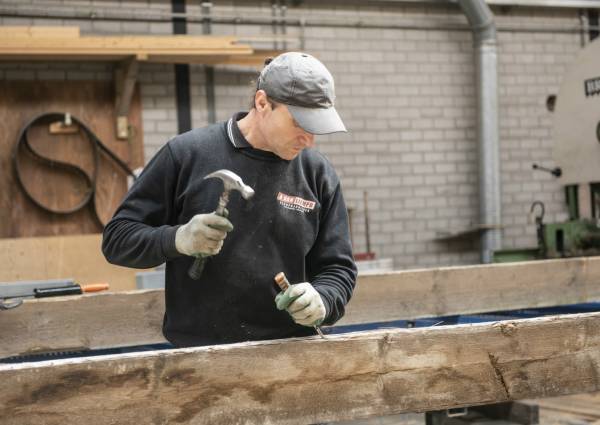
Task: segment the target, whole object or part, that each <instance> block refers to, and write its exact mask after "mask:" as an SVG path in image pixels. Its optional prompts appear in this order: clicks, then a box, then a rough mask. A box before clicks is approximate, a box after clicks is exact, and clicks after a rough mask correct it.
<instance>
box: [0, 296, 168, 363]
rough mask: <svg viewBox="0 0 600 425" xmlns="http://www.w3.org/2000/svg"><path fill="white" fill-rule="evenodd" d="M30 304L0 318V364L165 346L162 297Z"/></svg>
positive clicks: (65, 299) (84, 298) (52, 300)
mask: <svg viewBox="0 0 600 425" xmlns="http://www.w3.org/2000/svg"><path fill="white" fill-rule="evenodd" d="M129 294H131V293H128V292H122V293H101V294H95V295H78V296H71V297H56V298H46V299H43V300H26V301H25V302H24V303H23V305H22V306H20V307H18V308H16V309H13V310H7V311H3V312H1V314H2V316H0V341H2V343H1V344H0V358H5V357H10V356H14V355H25V354H36V353H47V352H52V351H65V350H85V349H93V348H114V347H124V346H133V345H143V344H148V343H158V342H165V339H164V337H163V336H162V333H161V328H162V319H163V313H164V293H163V291H135V296H132V297H128V296H127V295H129Z"/></svg>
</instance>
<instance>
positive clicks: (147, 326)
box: [0, 257, 600, 358]
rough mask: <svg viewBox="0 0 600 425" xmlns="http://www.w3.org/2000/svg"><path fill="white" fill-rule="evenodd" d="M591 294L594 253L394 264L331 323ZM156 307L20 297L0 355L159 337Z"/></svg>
mask: <svg viewBox="0 0 600 425" xmlns="http://www.w3.org/2000/svg"><path fill="white" fill-rule="evenodd" d="M598 300H600V258H594V257H589V258H572V259H565V260H548V261H534V262H525V263H510V264H495V265H486V266H465V267H448V268H438V269H427V270H414V271H401V272H394V273H388V274H383V275H370V276H361V277H359V281H358V285H357V288H356V291H355V295H354V297H353V299H352V300H351V302H350V304H349V305H348V308H347V312H346V316H345V317H344V318H343V319H342V320H341V321H340V322H338V324H339V325H350V324H358V323H372V322H385V321H391V320H402V319H416V318H422V317H437V316H447V315H453V314H469V313H481V312H490V311H497V310H512V309H519V308H535V307H548V306H556V305H566V304H574V303H583V302H591V301H598ZM163 313H164V293H163V291H161V290H154V291H140V292H137V291H135V292H124V293H112V294H105V293H102V294H95V295H82V296H75V297H67V298H60V299H44V300H27V301H26V302H25V303H24V304H23V305H22V306H21V307H19V308H17V309H14V310H10V311H3V312H0V324H1V326H0V341H2V342H3V343H2V344H0V358H3V357H9V356H13V355H18V354H27V353H35V352H42V351H53V350H61V349H67V348H76V347H79V348H90V349H92V348H107V347H119V346H131V345H141V344H152V343H160V342H164V339H163V337H162V335H161V332H160V324H161V323H162V318H163ZM65 329H68V332H65ZM24 335H26V337H24Z"/></svg>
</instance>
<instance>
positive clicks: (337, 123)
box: [287, 105, 347, 134]
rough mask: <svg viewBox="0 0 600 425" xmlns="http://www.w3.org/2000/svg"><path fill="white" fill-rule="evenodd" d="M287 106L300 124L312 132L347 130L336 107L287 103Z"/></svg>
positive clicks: (323, 132)
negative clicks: (307, 106)
mask: <svg viewBox="0 0 600 425" xmlns="http://www.w3.org/2000/svg"><path fill="white" fill-rule="evenodd" d="M287 107H288V109H289V111H290V113H291V114H292V116H293V117H294V119H295V120H296V122H297V123H298V125H299V126H300V127H302V128H303V129H304V130H305V131H307V132H309V133H311V134H330V133H338V132H340V131H347V130H346V126H345V125H344V123H343V122H342V119H341V118H340V116H339V115H338V113H337V111H336V110H335V108H334V107H331V108H304V107H302V106H295V105H287Z"/></svg>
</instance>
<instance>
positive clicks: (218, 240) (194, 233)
mask: <svg viewBox="0 0 600 425" xmlns="http://www.w3.org/2000/svg"><path fill="white" fill-rule="evenodd" d="M232 230H233V224H231V222H230V221H229V220H227V219H226V218H225V217H221V216H220V215H217V214H215V213H211V214H197V215H195V216H193V217H192V219H191V220H190V221H189V222H188V223H187V224H184V225H183V226H181V227H180V228H179V229H177V232H176V233H175V248H177V251H179V252H180V253H181V254H185V255H199V254H203V255H216V254H218V253H219V251H220V250H221V247H222V246H223V240H224V239H225V237H226V236H227V232H231V231H232Z"/></svg>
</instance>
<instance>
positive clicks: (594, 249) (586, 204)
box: [494, 40, 600, 262]
mask: <svg viewBox="0 0 600 425" xmlns="http://www.w3.org/2000/svg"><path fill="white" fill-rule="evenodd" d="M551 100H552V99H551ZM548 106H549V109H550V110H552V108H553V107H554V102H553V101H550V102H549V103H548ZM553 158H554V162H555V164H556V165H557V167H556V168H554V169H547V168H544V167H542V166H539V165H537V164H533V168H534V169H537V170H541V171H547V172H549V173H550V174H552V175H553V176H554V177H555V178H557V179H558V180H559V182H560V183H561V184H562V185H564V186H565V195H566V202H567V205H568V210H569V219H568V220H567V221H565V222H562V223H544V204H543V203H542V202H540V201H534V202H533V203H532V205H531V209H530V214H531V215H532V216H533V217H534V219H535V220H534V221H535V224H536V227H537V239H538V246H537V247H534V248H525V249H511V250H500V251H496V252H495V253H494V261H495V262H507V261H524V260H533V259H542V258H560V257H576V256H589V255H600V41H598V40H597V41H595V42H592V43H590V44H588V45H587V46H586V47H585V48H584V49H582V51H581V52H580V53H579V56H578V57H577V58H576V60H575V62H574V63H573V64H572V66H571V67H570V68H569V70H568V71H567V73H566V75H565V77H564V79H563V83H562V86H561V87H560V90H559V93H558V97H557V98H556V105H555V108H554V148H553Z"/></svg>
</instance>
